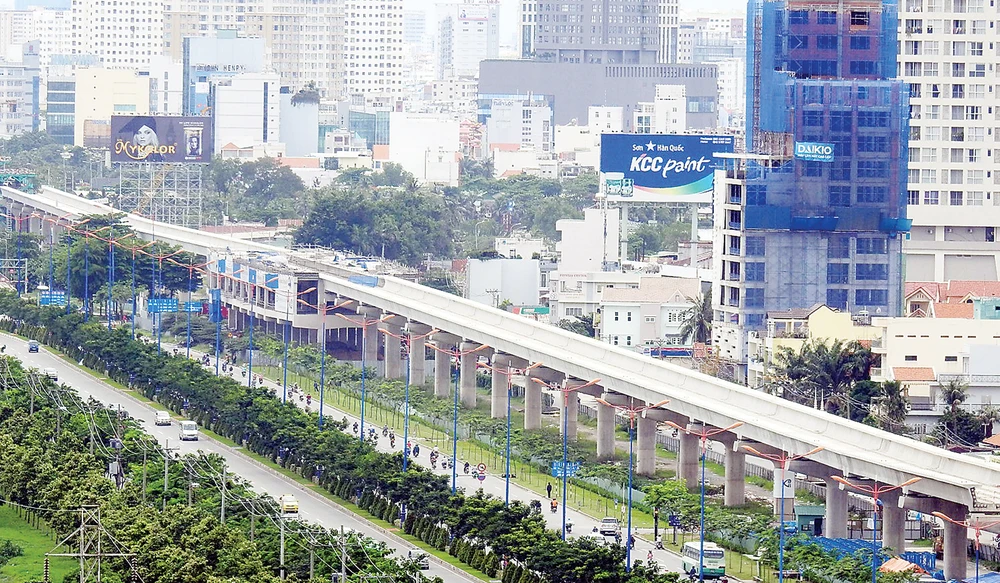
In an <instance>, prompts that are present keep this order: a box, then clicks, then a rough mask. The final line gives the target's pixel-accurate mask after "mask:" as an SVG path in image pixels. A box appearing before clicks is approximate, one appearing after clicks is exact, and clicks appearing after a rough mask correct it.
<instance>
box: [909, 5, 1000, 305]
mask: <svg viewBox="0 0 1000 583" xmlns="http://www.w3.org/2000/svg"><path fill="white" fill-rule="evenodd" d="M995 4H996V3H995V2H993V1H992V0H947V1H946V0H905V2H903V4H902V6H901V9H902V12H903V15H902V17H901V23H902V26H901V27H900V33H901V34H900V53H899V71H900V75H901V77H902V78H903V79H904V80H905V81H907V82H908V83H909V84H910V85H909V86H910V142H909V146H910V148H909V155H908V159H909V177H908V181H907V182H908V186H907V188H908V190H907V202H908V207H907V215H908V216H909V217H910V218H911V219H913V228H912V230H911V231H910V239H909V240H908V241H906V242H904V244H903V250H904V252H905V254H906V279H907V280H909V281H945V280H952V279H954V280H959V279H977V280H982V279H991V280H993V279H998V277H1000V244H998V238H997V230H998V228H1000V173H998V171H1000V148H997V147H996V142H997V140H1000V86H997V85H994V84H993V82H992V81H990V79H994V78H995V76H996V72H995V71H994V70H993V69H994V68H995V66H996V65H995V61H996V54H997V52H996V51H997V46H996V45H997V43H998V42H1000V32H998V30H1000V29H998V28H997V26H996V23H997V14H998V12H1000V8H998V7H997V6H996V5H995ZM909 311H910V310H908V309H904V313H909Z"/></svg>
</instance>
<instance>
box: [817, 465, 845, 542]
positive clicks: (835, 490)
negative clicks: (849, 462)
mask: <svg viewBox="0 0 1000 583" xmlns="http://www.w3.org/2000/svg"><path fill="white" fill-rule="evenodd" d="M823 481H824V482H826V516H824V517H823V536H825V537H827V538H847V490H841V489H840V483H839V482H837V481H836V480H834V479H833V478H831V477H829V476H824V477H823Z"/></svg>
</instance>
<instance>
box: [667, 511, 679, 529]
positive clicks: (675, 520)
mask: <svg viewBox="0 0 1000 583" xmlns="http://www.w3.org/2000/svg"><path fill="white" fill-rule="evenodd" d="M667 524H669V525H670V526H672V527H674V528H679V527H680V525H681V517H680V516H678V515H676V514H671V515H670V516H668V517H667Z"/></svg>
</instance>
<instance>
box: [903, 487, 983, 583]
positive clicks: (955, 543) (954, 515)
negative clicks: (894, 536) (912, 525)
mask: <svg viewBox="0 0 1000 583" xmlns="http://www.w3.org/2000/svg"><path fill="white" fill-rule="evenodd" d="M904 506H905V507H906V508H908V509H910V510H916V511H917V512H923V513H925V514H930V513H931V512H940V513H942V514H944V515H945V516H947V517H948V518H951V519H952V520H956V521H958V522H962V521H964V520H966V519H967V518H968V517H969V508H968V507H967V506H965V505H964V504H958V503H956V502H950V501H948V500H941V499H939V498H923V497H920V498H917V497H914V496H907V497H906V502H905V504H904ZM942 522H943V523H944V530H943V532H942V536H943V538H944V580H945V581H951V580H953V579H956V580H958V581H962V580H964V579H965V578H966V577H967V576H968V566H969V558H968V554H967V549H968V545H969V539H968V529H967V528H966V527H964V526H960V525H957V524H953V523H951V522H948V521H947V520H943V521H942Z"/></svg>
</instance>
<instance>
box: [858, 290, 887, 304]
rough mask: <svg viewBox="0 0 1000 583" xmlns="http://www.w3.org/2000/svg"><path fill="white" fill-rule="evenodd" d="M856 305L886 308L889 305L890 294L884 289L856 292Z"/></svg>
mask: <svg viewBox="0 0 1000 583" xmlns="http://www.w3.org/2000/svg"><path fill="white" fill-rule="evenodd" d="M854 304H855V305H858V306H885V305H888V304H889V292H888V291H887V290H884V289H859V290H854Z"/></svg>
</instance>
